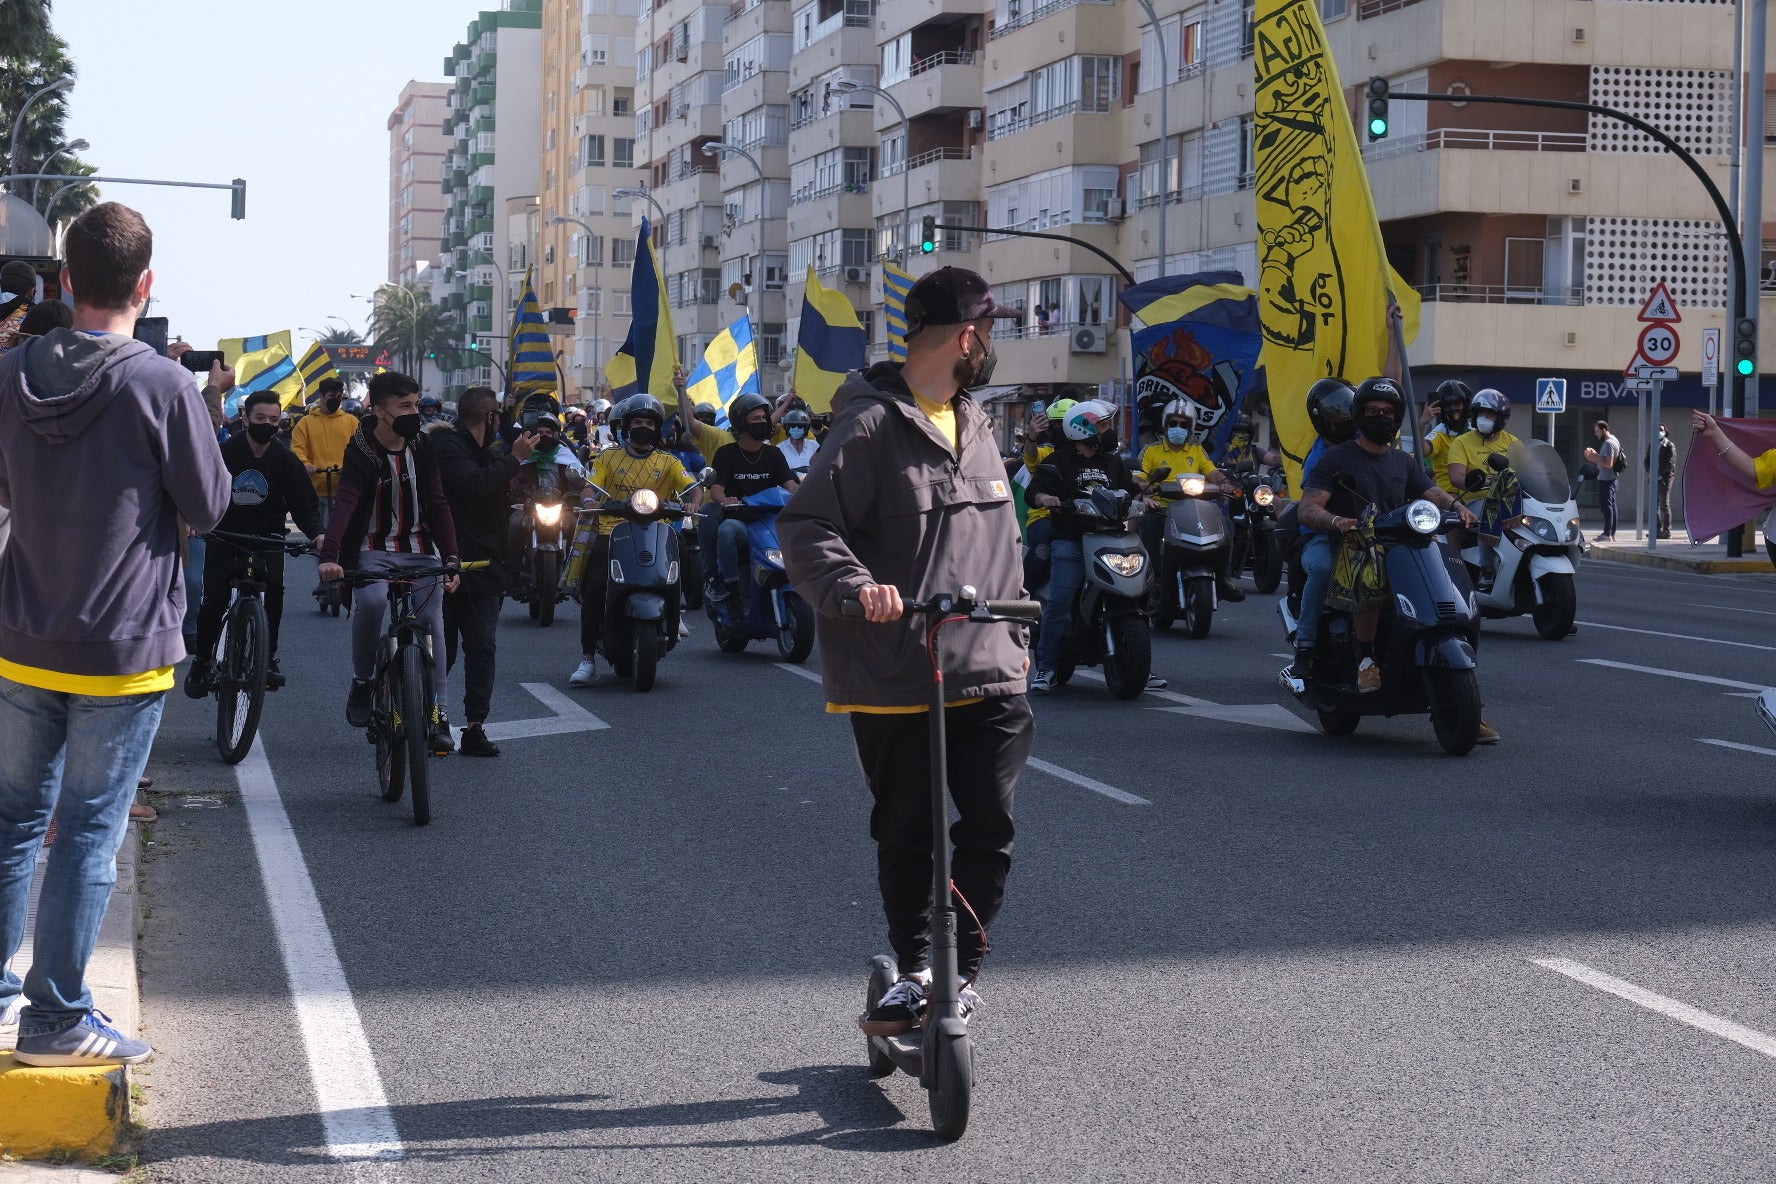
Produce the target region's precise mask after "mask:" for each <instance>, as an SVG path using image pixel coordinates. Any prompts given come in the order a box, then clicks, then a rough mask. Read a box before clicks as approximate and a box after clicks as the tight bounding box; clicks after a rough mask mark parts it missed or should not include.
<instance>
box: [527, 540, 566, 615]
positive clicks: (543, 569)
mask: <svg viewBox="0 0 1776 1184" xmlns="http://www.w3.org/2000/svg"><path fill="white" fill-rule="evenodd" d="M560 590H561V552H559V551H542V552H539V553H538V555H537V560H536V589H535V590H534V591H533V592H532V593H531V597H530V607H531V615H532V616H534V617H535V618H536V623H537V624H539V625H544V626H548V625H553V624H554V623H555V596H556V593H558V592H559V591H560Z"/></svg>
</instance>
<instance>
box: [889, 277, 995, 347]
mask: <svg viewBox="0 0 1776 1184" xmlns="http://www.w3.org/2000/svg"><path fill="white" fill-rule="evenodd" d="M1023 315H1024V314H1023V313H1021V312H1019V311H1018V310H1017V309H1015V308H1012V307H1011V306H1010V305H1006V304H1000V303H999V301H998V300H996V299H995V298H994V296H993V286H992V285H991V284H989V283H987V281H986V280H985V279H983V278H982V277H981V276H979V275H977V274H976V273H975V272H972V271H969V270H968V269H967V268H963V267H940V268H938V269H937V270H936V271H934V272H931V273H930V274H928V275H923V276H920V277H919V281H918V282H917V283H915V284H914V285H913V288H912V291H910V292H908V293H907V298H906V324H907V334H908V335H909V336H910V335H911V334H912V333H913V332H915V331H916V330H918V329H921V328H923V327H925V326H926V325H965V324H967V323H968V322H969V321H979V320H984V319H986V318H988V317H993V318H1005V317H1020V318H1021V317H1022V316H1023Z"/></svg>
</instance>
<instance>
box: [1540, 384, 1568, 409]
mask: <svg viewBox="0 0 1776 1184" xmlns="http://www.w3.org/2000/svg"><path fill="white" fill-rule="evenodd" d="M1536 410H1537V411H1540V412H1547V413H1548V414H1550V415H1561V414H1564V413H1565V411H1566V379H1564V378H1538V379H1536Z"/></svg>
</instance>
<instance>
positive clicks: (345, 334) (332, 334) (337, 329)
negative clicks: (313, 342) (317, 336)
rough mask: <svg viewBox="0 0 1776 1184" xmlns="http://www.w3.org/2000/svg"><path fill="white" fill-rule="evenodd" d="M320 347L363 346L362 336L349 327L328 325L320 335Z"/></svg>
mask: <svg viewBox="0 0 1776 1184" xmlns="http://www.w3.org/2000/svg"><path fill="white" fill-rule="evenodd" d="M321 344H322V345H363V344H364V335H363V334H362V333H360V332H358V331H357V330H356V329H354V328H352V327H351V326H350V325H328V326H327V331H326V332H325V333H323V334H321Z"/></svg>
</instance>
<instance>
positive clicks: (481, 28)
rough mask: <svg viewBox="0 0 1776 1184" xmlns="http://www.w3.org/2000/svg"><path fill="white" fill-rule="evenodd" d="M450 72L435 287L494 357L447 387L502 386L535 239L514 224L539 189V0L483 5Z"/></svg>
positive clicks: (453, 376)
mask: <svg viewBox="0 0 1776 1184" xmlns="http://www.w3.org/2000/svg"><path fill="white" fill-rule="evenodd" d="M444 73H445V75H446V76H447V77H449V78H450V79H451V80H452V81H451V83H450V92H449V96H448V99H447V102H448V109H447V111H446V113H445V115H444V117H443V119H442V122H441V124H440V126H441V127H442V128H443V130H444V135H445V137H446V138H447V140H448V141H449V144H450V147H449V149H448V151H447V154H446V156H445V158H444V166H443V174H442V176H443V184H442V191H443V195H444V202H445V219H444V228H443V232H442V237H441V239H440V242H439V251H440V253H439V256H438V269H439V273H440V274H439V276H438V278H437V280H436V287H435V290H436V291H437V292H438V293H439V294H440V295H441V297H442V302H443V304H444V306H445V308H446V309H448V310H449V311H451V312H452V313H454V314H455V315H456V316H457V317H458V318H459V319H460V320H461V322H462V324H463V326H464V331H465V335H466V336H467V337H468V339H469V340H472V341H477V342H479V344H480V356H481V357H483V358H486V359H488V360H487V361H485V362H482V363H481V364H480V365H479V366H471V367H469V368H467V369H463V370H457V371H452V372H450V373H449V374H448V375H447V377H446V389H447V391H448V392H450V393H451V394H455V393H460V391H461V390H462V389H463V388H464V387H467V386H470V385H473V384H476V383H494V384H496V385H498V383H497V379H496V372H497V370H498V368H499V367H503V366H504V365H505V363H506V352H507V344H506V333H507V330H508V328H509V327H510V325H511V316H512V309H513V307H514V306H515V304H516V302H517V299H518V284H519V282H520V281H521V280H522V278H523V274H524V265H525V263H526V262H527V261H528V258H529V253H530V252H531V251H532V250H533V249H534V243H533V241H531V240H520V239H519V238H517V237H515V236H514V234H513V230H512V228H513V227H514V226H517V227H519V228H521V229H522V228H524V227H526V226H528V225H529V222H528V221H527V219H526V218H525V217H523V216H522V215H521V213H519V214H515V213H514V212H513V209H512V207H513V203H514V202H515V201H516V200H517V199H525V200H526V201H528V202H530V203H534V202H535V201H536V197H537V188H538V186H537V182H538V179H539V178H538V161H539V159H540V158H541V150H540V146H539V139H538V137H539V135H540V132H541V127H542V120H541V115H540V112H541V108H542V99H543V93H542V92H543V87H542V86H541V85H539V81H538V80H539V78H540V77H541V73H542V0H507V2H506V7H505V8H504V9H502V10H500V11H498V12H483V13H481V14H480V15H479V16H477V17H476V18H475V19H474V20H473V21H471V22H470V23H469V26H468V31H467V33H466V34H465V36H464V38H463V40H462V41H461V42H460V43H458V44H457V46H456V47H455V49H454V50H453V51H452V52H451V55H450V56H449V57H447V58H446V59H445V60H444ZM518 204H519V209H520V210H522V207H523V203H522V202H519V203H518ZM465 344H467V343H466V342H465Z"/></svg>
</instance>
